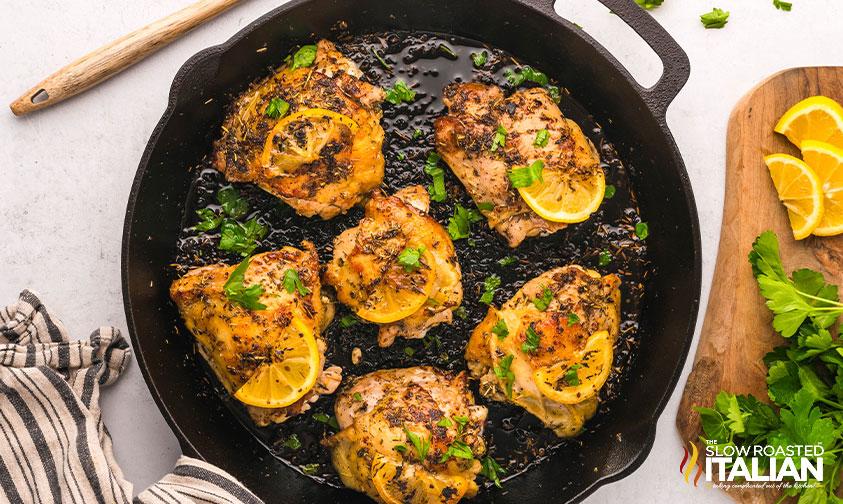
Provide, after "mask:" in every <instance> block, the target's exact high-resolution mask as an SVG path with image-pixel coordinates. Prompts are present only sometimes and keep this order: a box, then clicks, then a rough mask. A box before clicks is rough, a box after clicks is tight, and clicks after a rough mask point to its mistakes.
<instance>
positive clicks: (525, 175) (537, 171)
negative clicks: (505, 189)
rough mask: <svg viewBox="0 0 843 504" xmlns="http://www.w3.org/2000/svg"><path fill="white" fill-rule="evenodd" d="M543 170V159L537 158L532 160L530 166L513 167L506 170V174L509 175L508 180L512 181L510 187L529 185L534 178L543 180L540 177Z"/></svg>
mask: <svg viewBox="0 0 843 504" xmlns="http://www.w3.org/2000/svg"><path fill="white" fill-rule="evenodd" d="M543 170H544V161H542V160H541V159H539V160H538V161H534V162H533V164H531V165H530V166H524V167H522V168H514V169H512V170H511V171H509V172H507V175H509V181H510V182H511V183H512V187H515V188H518V187H530V186H531V185H533V183H534V182H535V181H536V180H538V181H539V182H544V179H543V178H542V171H543Z"/></svg>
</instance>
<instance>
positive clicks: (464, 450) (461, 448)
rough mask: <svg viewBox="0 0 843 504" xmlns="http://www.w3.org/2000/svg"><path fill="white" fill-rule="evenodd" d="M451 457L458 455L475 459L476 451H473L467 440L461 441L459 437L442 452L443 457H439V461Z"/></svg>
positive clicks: (444, 460)
mask: <svg viewBox="0 0 843 504" xmlns="http://www.w3.org/2000/svg"><path fill="white" fill-rule="evenodd" d="M451 457H458V458H464V459H473V458H474V453H473V452H472V451H471V446H469V445H468V444H467V443H466V442H465V441H461V440H459V439H457V440H456V441H454V442H453V443H451V445H450V446H448V449H447V450H446V451H445V453H444V454H442V458H441V459H439V463H440V464H441V463H442V462H446V461H447V460H448V459H449V458H451Z"/></svg>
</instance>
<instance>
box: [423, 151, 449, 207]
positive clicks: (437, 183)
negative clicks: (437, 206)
mask: <svg viewBox="0 0 843 504" xmlns="http://www.w3.org/2000/svg"><path fill="white" fill-rule="evenodd" d="M441 159H442V156H440V155H439V154H438V153H436V152H431V153H430V154H428V155H427V160H426V161H425V163H424V172H425V173H426V174H428V175H430V177H431V178H432V179H433V184H431V185H430V186H428V188H427V192H428V193H430V199H432V200H433V201H437V202H442V201H445V198H447V197H448V193H446V192H445V170H443V169H442V168H440V167H439V161H440V160H441Z"/></svg>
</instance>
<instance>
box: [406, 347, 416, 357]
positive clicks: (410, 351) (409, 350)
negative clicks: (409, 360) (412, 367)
mask: <svg viewBox="0 0 843 504" xmlns="http://www.w3.org/2000/svg"><path fill="white" fill-rule="evenodd" d="M415 353H416V350H415V349H414V348H413V347H404V354H405V355H406V356H407V357H412V356H413V354H415Z"/></svg>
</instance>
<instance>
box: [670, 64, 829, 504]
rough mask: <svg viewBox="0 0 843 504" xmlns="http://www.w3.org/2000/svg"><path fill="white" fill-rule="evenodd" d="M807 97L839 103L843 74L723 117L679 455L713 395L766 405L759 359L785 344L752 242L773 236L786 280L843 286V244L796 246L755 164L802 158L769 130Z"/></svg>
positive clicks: (754, 499)
mask: <svg viewBox="0 0 843 504" xmlns="http://www.w3.org/2000/svg"><path fill="white" fill-rule="evenodd" d="M815 95H825V96H828V97H829V98H833V99H835V100H837V101H838V102H840V103H843V67H808V68H792V69H790V70H785V71H783V72H780V73H777V74H775V75H773V76H771V77H769V78H768V79H767V80H765V81H763V82H762V83H761V84H759V85H758V86H756V87H755V88H754V89H752V90H751V91H750V92H749V93H747V94H746V95H745V96H744V97H743V98H742V99H741V100H740V101H739V102H738V104H737V105H735V108H734V110H732V115H731V117H730V118H729V126H728V131H727V134H726V195H725V205H724V209H723V227H722V230H721V232H720V248H719V250H718V252H717V263H716V265H715V268H714V279H713V281H712V288H711V295H710V297H709V300H708V309H707V310H706V314H705V320H704V322H703V328H702V334H701V336H700V342H699V346H698V348H697V353H696V356H695V358H694V367H693V369H692V371H691V374H690V376H689V377H688V382H687V383H686V385H685V391H684V392H683V394H682V400H681V402H680V404H679V412H678V414H677V416H676V426H677V428H678V429H679V435H680V437H681V438H682V440H683V442H684V444H685V446H688V444H687V443H688V441H694V442H696V443H697V448H699V449H700V452H701V453H702V452H703V447H702V445H701V444H700V443H699V436H700V435H702V434H703V431H702V428H701V426H700V421H699V413H697V412H696V410H694V407H695V406H701V407H712V405H713V404H714V398H715V396H716V395H717V393H718V392H720V391H721V390H725V391H727V392H731V393H735V394H752V395H754V396H756V397H758V398H759V399H761V400H763V401H767V402H769V399H768V396H767V383H766V376H767V367H766V366H765V365H764V363H763V362H762V361H761V358H762V357H763V356H764V355H765V354H766V353H767V352H769V351H770V350H771V349H772V348H773V347H774V346H776V345H780V344H782V342H783V340H782V338H781V337H780V336H779V335H778V334H777V333H776V332H775V331H773V328H772V326H771V323H772V319H773V317H772V314H771V313H770V311H769V310H768V309H767V307H766V306H765V305H764V300H763V298H762V297H761V294H760V293H759V291H758V286H757V283H756V281H755V278H754V277H753V276H752V270H751V267H750V265H749V262H748V261H747V254H749V251H750V250H751V249H752V242H753V241H755V238H756V237H757V236H758V235H759V234H761V233H762V232H764V231H766V230H768V229H771V230H773V231H775V232H776V234H777V235H778V237H779V246H780V249H781V254H782V259H783V262H784V268H785V271H786V272H788V273H789V272H791V271H793V270H795V269H799V268H811V269H815V270H817V271H822V272H823V273H824V275H825V277H826V281H827V282H830V283H836V284H838V285H841V286H843V235H841V236H836V237H829V238H820V237H813V236H812V237H810V238H808V239H805V240H802V241H799V242H797V241H795V240H794V239H793V233H792V232H791V230H790V226H789V225H788V220H787V212H786V211H785V209H784V207H783V206H782V205H781V203H779V201H778V198H777V195H776V190H775V188H774V187H773V183H772V181H771V179H770V175H769V172H768V171H767V167H766V166H765V164H764V161H763V158H764V156H766V155H767V154H773V153H777V152H783V153H786V154H792V155H794V156H797V157H801V156H800V155H799V150H798V149H796V147H794V146H793V145H792V144H791V143H790V142H789V141H788V140H787V139H786V138H785V137H784V136H782V135H779V134H776V133H774V132H773V126H774V125H775V124H776V122H777V121H778V119H779V118H780V117H781V116H782V114H784V113H785V111H787V109H788V108H790V107H791V106H792V105H794V104H795V103H797V102H799V101H800V100H802V99H804V98H807V97H809V96H815ZM699 204H702V205H705V202H699ZM692 477H693V476H692ZM700 486H702V479H701V484H700ZM726 493H727V495H728V496H729V497H731V498H732V499H734V500H736V501H738V502H741V503H757V504H761V503H764V504H766V503H773V502H775V501H776V499H777V498H778V495H777V494H776V492H774V491H762V490H749V489H744V490H739V489H731V490H729V491H727V492H726Z"/></svg>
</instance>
